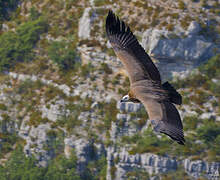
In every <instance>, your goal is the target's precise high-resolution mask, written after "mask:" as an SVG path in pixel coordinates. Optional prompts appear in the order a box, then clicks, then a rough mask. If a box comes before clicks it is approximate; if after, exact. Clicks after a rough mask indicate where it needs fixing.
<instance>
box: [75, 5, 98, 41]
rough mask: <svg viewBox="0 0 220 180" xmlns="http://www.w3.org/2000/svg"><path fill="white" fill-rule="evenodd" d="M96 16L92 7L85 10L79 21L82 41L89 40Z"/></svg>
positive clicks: (79, 32) (79, 35) (79, 33)
mask: <svg viewBox="0 0 220 180" xmlns="http://www.w3.org/2000/svg"><path fill="white" fill-rule="evenodd" d="M95 16H96V14H95V12H93V11H92V9H91V8H90V7H88V8H85V10H84V13H83V15H82V17H81V18H80V20H79V28H78V37H79V38H80V39H89V38H90V32H91V28H92V22H93V20H94V18H95Z"/></svg>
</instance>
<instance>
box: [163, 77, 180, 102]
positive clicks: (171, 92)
mask: <svg viewBox="0 0 220 180" xmlns="http://www.w3.org/2000/svg"><path fill="white" fill-rule="evenodd" d="M162 87H163V89H165V90H167V91H168V96H169V99H170V101H171V102H172V103H174V104H178V105H181V104H182V96H181V95H180V94H179V93H178V92H177V91H176V89H175V88H174V87H173V86H172V85H171V84H170V83H169V82H168V81H167V82H165V83H163V84H162Z"/></svg>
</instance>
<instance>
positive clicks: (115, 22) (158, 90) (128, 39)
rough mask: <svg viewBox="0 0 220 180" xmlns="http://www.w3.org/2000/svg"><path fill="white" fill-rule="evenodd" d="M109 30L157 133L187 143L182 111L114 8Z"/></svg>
mask: <svg viewBox="0 0 220 180" xmlns="http://www.w3.org/2000/svg"><path fill="white" fill-rule="evenodd" d="M106 33H107V37H108V39H109V41H110V43H111V44H112V47H113V49H114V51H115V53H116V55H117V56H118V57H119V59H120V60H121V61H122V63H123V64H124V66H125V68H126V70H127V72H128V75H129V79H130V82H131V92H133V93H134V94H135V96H136V98H137V99H138V100H140V101H141V102H142V103H143V104H144V106H145V108H146V110H147V112H148V114H149V117H150V120H151V124H152V125H153V128H154V130H155V131H157V132H161V133H164V134H166V135H168V136H169V137H171V138H172V139H173V140H175V141H177V142H178V143H179V144H184V142H185V140H184V135H183V126H182V122H181V119H180V116H179V113H178V111H177V109H176V108H175V106H174V105H173V104H172V103H171V102H170V100H169V97H168V96H169V93H168V91H167V90H166V88H163V87H162V85H161V79H160V73H159V71H158V69H157V68H156V66H155V65H154V63H153V62H152V60H151V59H150V57H149V56H148V55H147V53H146V52H145V51H144V49H143V48H142V47H141V45H140V44H139V43H138V41H137V39H136V37H135V36H134V35H133V33H132V32H131V30H130V28H129V27H128V26H126V25H125V23H124V22H123V21H120V20H119V18H118V17H116V16H115V15H114V14H113V12H112V11H109V14H108V16H107V19H106Z"/></svg>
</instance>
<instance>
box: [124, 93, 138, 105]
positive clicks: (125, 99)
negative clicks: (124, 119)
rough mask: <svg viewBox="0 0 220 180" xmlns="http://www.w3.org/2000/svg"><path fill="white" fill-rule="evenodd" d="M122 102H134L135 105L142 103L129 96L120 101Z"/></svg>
mask: <svg viewBox="0 0 220 180" xmlns="http://www.w3.org/2000/svg"><path fill="white" fill-rule="evenodd" d="M120 102H121V103H122V102H133V103H140V101H139V100H138V99H136V98H133V97H130V96H129V94H127V95H125V96H123V98H122V99H121V101H120Z"/></svg>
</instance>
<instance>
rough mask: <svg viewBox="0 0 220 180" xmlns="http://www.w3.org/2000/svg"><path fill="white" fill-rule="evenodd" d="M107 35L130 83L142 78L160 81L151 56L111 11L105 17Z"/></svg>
mask: <svg viewBox="0 0 220 180" xmlns="http://www.w3.org/2000/svg"><path fill="white" fill-rule="evenodd" d="M106 33H107V37H108V39H109V41H110V43H111V45H112V47H113V49H114V51H115V53H116V55H117V56H118V57H119V59H120V60H121V61H122V63H123V65H124V66H125V68H126V70H127V72H128V76H129V79H130V82H131V84H132V83H134V82H135V81H139V80H143V79H152V80H154V81H159V83H160V82H161V79H160V73H159V71H158V69H157V67H156V66H155V65H154V63H153V62H152V60H151V58H150V57H149V56H148V55H147V53H146V52H145V51H144V49H143V48H142V46H141V45H140V44H139V43H138V41H137V38H136V37H135V36H134V35H133V33H132V32H131V30H130V28H129V27H128V26H126V25H125V23H124V22H123V21H121V20H119V18H118V17H116V16H115V15H114V13H113V12H112V11H109V13H108V16H107V18H106Z"/></svg>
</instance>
